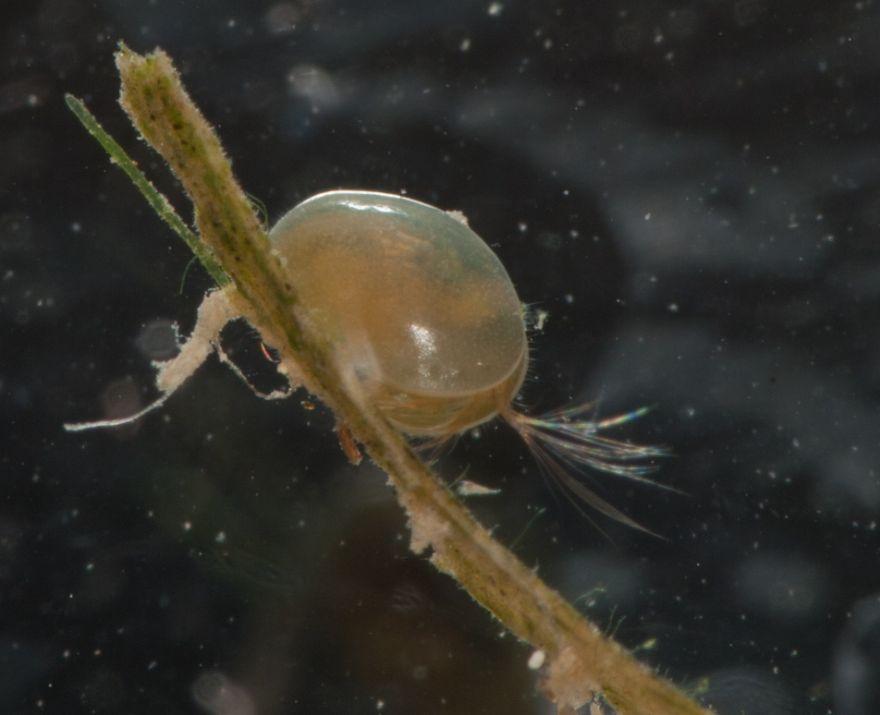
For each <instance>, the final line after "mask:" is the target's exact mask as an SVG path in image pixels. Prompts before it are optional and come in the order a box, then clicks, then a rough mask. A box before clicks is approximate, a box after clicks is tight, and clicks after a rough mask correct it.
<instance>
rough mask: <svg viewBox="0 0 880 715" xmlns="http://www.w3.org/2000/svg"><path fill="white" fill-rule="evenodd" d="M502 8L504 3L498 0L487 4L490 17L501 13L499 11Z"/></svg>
mask: <svg viewBox="0 0 880 715" xmlns="http://www.w3.org/2000/svg"><path fill="white" fill-rule="evenodd" d="M503 9H504V5H503V4H502V3H500V2H493V3H492V4H491V5H489V9H488V10H487V12H488V13H489V15H490V16H491V17H498V16H499V15H500V14H501V11H502V10H503Z"/></svg>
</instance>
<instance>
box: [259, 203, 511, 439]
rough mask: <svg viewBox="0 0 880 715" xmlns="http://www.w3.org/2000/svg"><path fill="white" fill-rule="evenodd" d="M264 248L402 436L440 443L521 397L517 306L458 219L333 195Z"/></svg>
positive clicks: (501, 273)
mask: <svg viewBox="0 0 880 715" xmlns="http://www.w3.org/2000/svg"><path fill="white" fill-rule="evenodd" d="M269 238H270V240H271V241H272V244H273V247H274V249H275V250H276V251H277V252H278V253H279V254H280V256H281V257H282V260H283V263H284V265H285V267H286V270H287V272H288V275H289V278H290V281H291V284H292V285H293V286H294V288H295V290H296V294H297V300H298V306H299V309H300V310H301V311H303V312H304V315H305V317H306V319H307V320H309V322H310V323H311V325H312V327H313V329H315V330H317V331H318V333H319V334H321V335H322V336H323V337H324V338H325V340H326V341H327V343H328V344H329V345H331V346H332V349H333V351H334V357H335V358H336V360H337V362H338V364H339V365H340V366H342V367H343V368H344V369H347V370H351V371H352V372H353V373H354V374H355V376H356V378H357V379H358V381H359V382H360V383H361V385H362V386H363V389H364V390H365V393H366V396H367V397H368V398H369V399H370V400H371V401H372V402H373V404H375V405H376V406H377V407H378V408H379V409H380V410H381V411H382V412H383V414H384V415H385V416H386V418H387V419H388V420H389V421H390V422H392V423H393V424H394V425H395V426H396V427H398V428H399V429H400V430H402V431H404V432H406V433H407V434H410V435H413V436H418V437H429V438H435V439H443V438H445V437H447V436H450V435H453V434H456V433H458V432H461V431H462V430H464V429H467V428H468V427H471V426H473V425H476V424H479V423H481V422H484V421H486V420H488V419H491V418H492V417H494V416H496V415H497V414H499V413H500V412H502V411H504V410H505V409H506V408H507V407H508V406H509V405H510V403H511V402H512V400H513V398H514V397H515V396H516V393H517V392H518V391H519V388H520V386H521V385H522V381H523V378H524V376H525V373H526V369H527V364H528V346H527V340H526V330H525V324H524V321H523V311H522V306H521V304H520V301H519V298H518V297H517V294H516V291H515V289H514V287H513V284H512V283H511V281H510V277H509V276H508V275H507V271H506V270H505V269H504V266H503V265H502V264H501V261H499V260H498V258H497V256H495V254H494V253H493V252H492V251H491V249H490V248H489V247H488V246H487V245H486V244H485V243H484V242H483V240H482V239H481V238H480V237H479V236H477V234H475V233H474V232H473V231H471V230H470V228H468V226H467V225H466V224H465V223H464V222H463V221H461V220H459V219H457V218H455V217H453V216H452V215H450V214H449V213H446V212H445V211H441V210H440V209H437V208H434V207H433V206H429V205H427V204H423V203H421V202H419V201H414V200H412V199H408V198H404V197H401V196H394V195H390V194H382V193H377V192H368V191H331V192H327V193H323V194H318V195H317V196H314V197H312V198H310V199H308V200H306V201H304V202H303V203H301V204H299V205H298V206H296V207H295V208H293V209H292V210H291V211H289V212H288V213H287V214H286V215H285V216H284V217H283V218H282V219H281V220H280V221H279V222H278V223H277V224H276V225H275V226H274V227H273V228H272V230H271V231H270V233H269Z"/></svg>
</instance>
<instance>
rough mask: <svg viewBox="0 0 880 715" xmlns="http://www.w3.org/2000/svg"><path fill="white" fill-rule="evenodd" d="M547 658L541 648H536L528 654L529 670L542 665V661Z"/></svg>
mask: <svg viewBox="0 0 880 715" xmlns="http://www.w3.org/2000/svg"><path fill="white" fill-rule="evenodd" d="M546 659H547V654H546V653H545V652H544V651H542V650H536V651H535V652H534V653H532V654H531V655H530V656H529V670H538V669H539V668H540V667H541V666H542V665H544V661H545V660H546Z"/></svg>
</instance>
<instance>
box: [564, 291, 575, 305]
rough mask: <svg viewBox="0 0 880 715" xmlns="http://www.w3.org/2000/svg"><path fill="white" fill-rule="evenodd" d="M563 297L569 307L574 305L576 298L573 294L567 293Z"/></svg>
mask: <svg viewBox="0 0 880 715" xmlns="http://www.w3.org/2000/svg"><path fill="white" fill-rule="evenodd" d="M563 297H564V298H565V302H566V303H568V304H569V305H571V304H572V303H574V296H573V295H572V294H571V293H566V294H565V295H564V296H563Z"/></svg>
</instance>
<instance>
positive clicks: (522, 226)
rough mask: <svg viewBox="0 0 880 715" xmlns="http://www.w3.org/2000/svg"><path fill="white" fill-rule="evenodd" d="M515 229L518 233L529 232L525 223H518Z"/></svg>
mask: <svg viewBox="0 0 880 715" xmlns="http://www.w3.org/2000/svg"><path fill="white" fill-rule="evenodd" d="M516 228H517V230H518V231H519V232H520V233H525V232H526V231H528V230H529V225H528V224H527V223H526V222H525V221H520V222H519V223H518V224H517V225H516Z"/></svg>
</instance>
